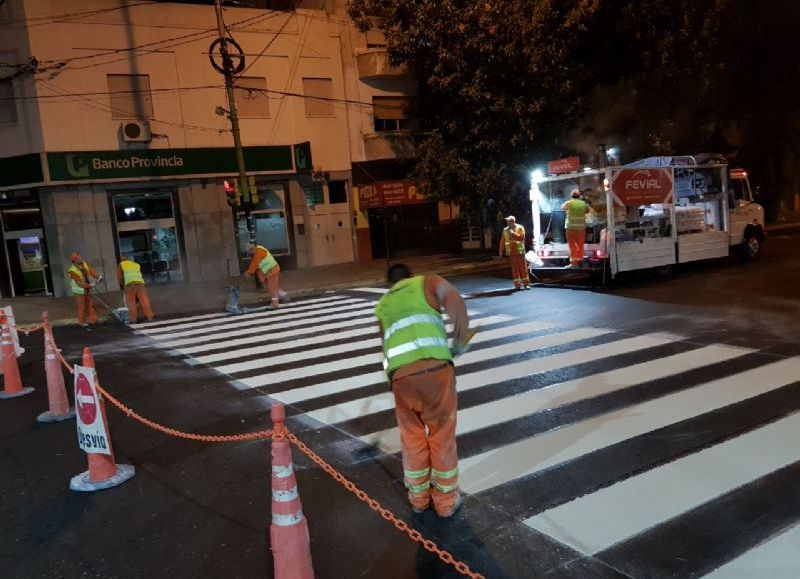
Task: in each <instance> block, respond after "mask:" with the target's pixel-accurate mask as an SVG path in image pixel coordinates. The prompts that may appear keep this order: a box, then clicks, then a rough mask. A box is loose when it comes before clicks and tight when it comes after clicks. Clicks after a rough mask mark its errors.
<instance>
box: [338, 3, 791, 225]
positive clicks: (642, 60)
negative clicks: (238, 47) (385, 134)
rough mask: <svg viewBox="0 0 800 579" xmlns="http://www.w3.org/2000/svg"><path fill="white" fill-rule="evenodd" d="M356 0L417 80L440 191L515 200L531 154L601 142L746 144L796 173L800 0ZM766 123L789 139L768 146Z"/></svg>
mask: <svg viewBox="0 0 800 579" xmlns="http://www.w3.org/2000/svg"><path fill="white" fill-rule="evenodd" d="M349 11H350V14H351V16H352V17H353V18H354V19H355V20H356V22H358V23H359V24H360V25H361V26H362V27H365V28H366V27H370V26H373V27H377V28H380V29H381V30H382V31H383V32H384V33H385V35H386V38H387V43H388V49H389V56H390V59H391V60H392V62H393V63H394V64H400V63H404V64H406V65H407V66H408V67H409V69H410V71H411V72H412V73H413V74H414V75H415V77H416V79H417V83H418V95H417V97H416V98H415V100H414V104H413V107H412V111H411V112H412V113H413V114H414V115H415V116H416V117H417V118H418V119H419V120H420V123H421V128H422V131H421V132H420V134H419V135H418V136H417V137H416V151H417V163H416V174H415V177H416V178H417V180H418V181H419V182H420V184H421V185H422V186H423V187H425V188H427V190H428V191H429V193H431V194H433V195H435V196H436V197H439V198H442V199H454V200H457V201H459V202H460V203H462V204H465V205H468V206H480V205H482V204H485V202H486V201H487V200H491V201H493V202H494V207H495V208H496V209H497V210H504V209H506V208H508V207H513V200H514V199H515V198H521V199H525V198H526V196H524V195H518V194H519V193H521V192H522V191H523V190H525V189H527V175H528V171H529V170H530V168H531V166H532V164H533V163H535V162H541V161H543V160H546V159H548V158H554V157H555V156H557V155H560V154H569V153H572V152H576V151H582V152H584V153H585V154H587V155H588V154H589V153H590V152H591V150H593V148H594V147H595V146H596V145H597V144H598V143H600V142H606V143H609V144H611V143H612V142H613V143H614V144H621V145H622V147H623V150H624V155H625V158H626V159H627V160H631V159H633V158H635V157H638V156H642V155H647V154H653V153H676V154H687V153H692V152H699V151H700V150H710V149H713V150H715V151H718V152H720V151H721V152H726V153H731V154H738V155H739V159H741V160H742V161H743V162H747V161H751V162H752V163H754V164H759V163H760V164H762V165H764V167H765V171H766V167H767V166H768V165H769V166H771V167H772V169H771V170H770V173H771V174H772V180H773V181H778V180H781V179H782V180H783V181H784V182H786V180H787V178H788V177H789V175H787V170H788V167H789V163H788V162H787V161H786V160H785V159H787V158H790V159H794V157H795V156H796V155H797V151H798V146H800V139H798V122H800V119H798V113H797V112H796V106H795V104H794V101H795V100H796V98H795V95H794V91H795V90H796V89H797V87H798V85H799V84H800V83H798V80H800V59H798V58H797V56H796V55H797V54H798V52H797V47H796V46H794V45H795V44H796V41H794V38H795V36H796V35H795V34H793V32H794V31H796V30H797V28H798V25H800V2H796V0H772V1H771V2H769V3H766V4H765V3H763V2H759V1H757V0H630V1H623V0H493V1H484V2H473V1H468V0H461V1H457V0H351V1H350V4H349ZM768 135H772V139H773V140H774V141H775V142H776V144H780V146H781V147H782V149H781V151H780V153H779V152H777V151H772V155H773V158H772V159H771V160H770V159H769V158H767V157H766V155H765V153H764V151H765V150H768V149H769V148H768V147H767V149H765V145H767V144H768V143H765V139H766V138H767V136H768ZM611 139H613V140H614V141H612V140H611ZM759 156H760V157H759ZM779 156H782V158H784V160H783V161H778V160H777V159H776V158H774V157H779ZM781 167H782V169H781ZM795 182H796V181H795Z"/></svg>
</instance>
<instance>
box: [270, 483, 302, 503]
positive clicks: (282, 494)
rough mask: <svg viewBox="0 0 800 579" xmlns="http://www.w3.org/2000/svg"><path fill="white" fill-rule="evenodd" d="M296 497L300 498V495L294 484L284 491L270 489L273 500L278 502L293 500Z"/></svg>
mask: <svg viewBox="0 0 800 579" xmlns="http://www.w3.org/2000/svg"><path fill="white" fill-rule="evenodd" d="M297 498H300V495H299V494H298V492H297V487H296V486H293V487H292V488H290V489H289V490H285V491H282V490H275V489H272V500H273V501H277V502H279V503H288V502H289V501H293V500H294V499H297Z"/></svg>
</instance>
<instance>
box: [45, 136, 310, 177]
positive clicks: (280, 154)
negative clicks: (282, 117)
mask: <svg viewBox="0 0 800 579" xmlns="http://www.w3.org/2000/svg"><path fill="white" fill-rule="evenodd" d="M292 161H293V152H292V147H291V146H289V145H281V146H270V147H244V162H245V166H246V167H247V172H248V173H259V172H281V171H285V172H292V171H294V165H293V162H292ZM46 162H47V168H48V171H49V173H50V179H49V181H50V182H53V183H59V182H74V181H103V180H119V179H131V178H139V177H171V176H188V175H217V174H219V175H230V174H231V173H236V172H237V166H236V154H235V151H234V149H232V148H211V147H208V148H193V149H137V150H129V151H73V152H65V153H47V154H46Z"/></svg>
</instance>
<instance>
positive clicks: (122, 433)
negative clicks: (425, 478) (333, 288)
mask: <svg viewBox="0 0 800 579" xmlns="http://www.w3.org/2000/svg"><path fill="white" fill-rule="evenodd" d="M799 242H800V236H798V235H797V234H796V232H792V231H787V232H784V233H782V234H776V235H773V236H771V238H770V239H769V241H768V243H767V245H766V246H765V247H764V250H763V254H762V255H761V256H760V258H759V259H758V260H757V261H756V262H754V263H747V264H743V263H738V262H735V261H732V260H730V261H729V260H720V261H716V262H712V263H704V264H694V265H691V266H688V267H684V268H682V269H680V270H678V271H676V272H674V273H673V275H672V276H670V277H659V276H657V275H655V274H645V275H638V276H632V277H631V278H628V279H623V280H619V281H618V283H616V284H615V285H614V287H612V288H611V289H609V290H607V291H602V292H599V291H594V290H592V289H591V286H590V284H588V283H587V282H586V280H583V279H582V278H581V277H580V276H578V275H576V274H572V273H566V272H565V273H564V274H563V275H562V276H561V277H558V276H555V275H551V277H550V278H548V280H547V281H549V282H552V283H553V284H562V283H563V284H565V286H566V287H537V288H534V289H532V290H530V291H527V292H526V291H522V292H513V291H511V290H510V285H511V283H510V281H509V280H508V279H507V277H510V276H507V275H506V272H505V271H504V270H498V272H493V273H490V274H482V275H480V276H465V277H461V278H455V279H453V280H452V281H453V282H454V283H455V284H456V285H457V286H458V287H459V289H460V290H461V291H462V293H463V294H464V295H465V296H466V297H467V298H468V302H467V304H468V307H469V311H470V315H471V318H472V324H473V325H474V326H477V327H478V328H479V331H478V334H477V335H476V337H475V339H474V341H473V345H472V349H471V351H470V352H468V353H467V354H466V355H464V356H462V357H461V358H459V359H458V360H457V363H456V366H457V376H458V378H457V380H458V390H459V415H458V446H459V456H460V459H461V460H460V470H461V485H462V488H463V489H464V491H465V492H466V493H467V500H466V501H465V504H464V508H463V509H462V511H460V512H459V514H458V515H457V516H456V517H454V518H453V519H451V520H441V519H438V518H437V517H436V516H435V515H434V514H433V513H432V512H427V513H424V514H423V515H412V514H411V513H410V510H409V508H408V506H407V503H406V501H405V491H404V489H403V487H402V468H401V465H400V461H399V448H400V447H399V440H398V433H397V430H396V424H395V421H394V415H393V405H392V397H391V394H390V393H389V391H388V389H387V386H386V383H385V381H384V378H383V376H382V372H381V355H380V344H379V339H378V336H377V335H376V328H375V320H374V318H373V317H372V308H373V307H374V303H375V301H376V300H377V299H378V298H379V297H380V295H381V293H382V291H383V290H382V289H381V288H359V289H356V290H352V291H344V292H332V293H329V294H325V295H322V296H318V297H315V298H312V299H308V300H303V301H297V302H293V303H291V304H288V305H287V306H286V307H283V308H282V309H281V310H279V311H277V312H264V313H256V314H248V315H240V316H235V317H232V316H227V315H222V314H200V315H198V316H193V317H188V318H183V319H175V320H159V321H157V322H154V323H152V324H140V325H138V326H136V327H135V328H125V327H121V326H112V325H108V326H104V327H99V328H97V329H95V330H94V331H93V332H90V333H86V332H83V331H82V330H79V329H77V328H65V329H58V330H57V332H56V338H57V340H58V342H59V345H60V346H61V347H62V348H63V350H64V354H65V355H66V356H67V357H68V358H69V359H70V360H71V361H73V362H74V361H78V360H79V357H80V353H81V350H82V348H83V346H85V345H88V346H91V347H92V349H93V352H94V354H95V357H96V362H97V368H98V375H99V379H100V382H101V384H103V385H104V387H105V388H106V389H108V390H109V391H110V392H112V393H113V394H114V395H115V396H117V397H119V398H120V399H121V400H122V401H123V402H124V403H125V404H127V405H128V406H130V407H131V408H133V409H134V410H136V411H137V412H139V413H140V414H142V415H144V416H146V417H148V418H150V419H152V420H155V421H157V422H159V423H163V424H166V425H169V426H170V427H173V428H176V429H180V430H184V431H188V432H198V433H211V434H230V433H241V432H248V431H254V430H260V429H262V428H266V427H268V426H269V407H270V404H271V403H272V401H273V400H277V401H280V402H283V403H284V404H285V405H286V406H287V412H288V414H289V415H290V418H289V420H288V426H289V428H290V429H291V430H292V431H293V432H295V433H296V434H297V436H298V437H299V438H300V439H301V440H303V441H304V442H305V443H306V444H308V445H309V446H310V447H311V448H312V449H314V450H315V451H316V452H318V453H319V454H320V455H321V456H322V457H323V458H324V459H325V460H327V461H329V462H330V463H331V464H332V465H333V466H334V467H335V468H337V469H339V470H340V471H341V472H342V473H343V474H344V475H345V476H347V477H348V478H350V479H351V480H353V481H354V482H355V483H356V484H357V485H358V486H360V487H361V488H363V489H364V490H365V491H366V492H367V493H368V494H369V495H370V496H372V497H374V498H375V499H377V500H379V501H380V502H381V503H382V504H383V505H385V506H386V507H387V508H389V509H391V510H392V511H394V512H395V513H396V514H397V515H398V517H399V518H400V519H403V520H405V521H407V522H409V524H410V525H411V527H412V528H414V529H417V530H419V531H420V532H421V533H422V534H423V535H424V536H426V537H429V538H431V539H433V540H435V541H436V542H437V543H438V544H439V545H440V546H441V547H443V548H446V549H448V550H449V551H450V552H452V553H453V555H454V556H455V558H456V559H458V560H462V561H465V562H466V563H468V564H469V565H470V566H471V567H472V568H473V569H474V570H475V571H477V572H480V573H482V574H483V575H485V576H486V577H513V578H517V577H519V578H529V577H559V578H561V577H563V578H574V579H579V578H580V579H584V578H619V579H622V578H628V579H630V578H633V579H644V578H662V577H676V578H678V577H681V578H682V577H708V578H713V579H722V578H726V579H728V578H748V579H751V578H760V577H769V578H770V579H790V578H791V579H794V578H796V577H798V576H800V562H798V559H797V557H796V552H797V548H798V545H800V524H798V523H799V522H800V492H798V490H797V489H798V488H800V447H799V446H798V444H797V441H798V439H800V412H798V410H799V409H800V328H799V327H798V324H797V320H798V315H799V314H800V290H798V283H800V255H798V251H797V248H798V245H800V243H799ZM21 339H22V342H23V345H25V346H26V347H27V348H28V351H27V352H26V354H25V355H24V356H23V358H22V360H21V362H22V374H23V381H24V383H25V385H26V386H27V385H31V386H37V390H36V392H35V393H34V394H33V395H30V396H27V397H24V398H20V399H16V400H10V401H9V400H3V401H0V472H2V477H0V493H2V494H1V495H0V496H2V499H1V500H0V505H1V506H0V515H2V519H1V520H0V532H2V536H3V538H4V539H3V541H2V542H0V569H2V574H3V576H7V577H25V578H27V577H69V578H71V577H104V578H105V577H126V578H127V577H145V576H150V577H172V578H178V577H198V578H216V577H242V578H251V577H271V576H272V571H271V565H272V561H271V554H270V552H269V524H270V490H269V483H270V478H269V477H270V464H269V445H268V443H267V442H265V441H255V442H246V443H241V442H240V443H220V444H206V443H198V442H187V441H183V440H178V439H176V438H173V437H169V436H167V435H165V434H162V433H160V432H157V431H154V430H153V429H151V428H148V427H146V426H144V425H142V424H140V423H138V422H136V421H135V420H133V419H131V418H129V417H126V416H125V415H124V414H123V413H121V412H119V411H117V410H116V409H113V408H111V409H109V422H110V428H111V434H112V438H113V444H114V447H115V451H116V454H117V461H118V462H120V463H127V464H133V465H134V466H135V467H136V469H137V475H136V477H135V478H134V479H132V480H131V481H129V482H127V483H125V484H124V485H122V486H120V487H118V488H116V489H112V490H106V491H102V492H98V493H94V494H82V493H76V492H73V491H70V490H69V489H68V483H69V479H70V478H71V477H72V476H74V475H75V474H78V473H79V472H81V471H83V470H85V469H86V459H85V456H84V455H83V453H82V452H81V451H80V450H79V449H78V448H77V437H76V433H75V424H74V422H67V423H62V424H57V425H48V426H41V425H35V424H34V422H33V421H34V420H35V417H36V415H37V414H38V413H39V412H41V411H43V410H44V409H46V392H45V389H44V372H43V369H42V364H41V359H42V349H41V345H40V342H41V336H40V335H32V336H30V337H27V338H26V337H24V336H23V337H22V338H21ZM294 456H295V467H296V472H297V476H298V482H299V488H300V495H301V498H302V501H303V508H304V512H305V514H306V516H307V518H308V521H309V528H310V532H311V541H312V554H313V562H314V567H315V571H316V575H317V577H320V578H327V577H336V578H345V577H346V578H349V577H381V578H384V577H385V578H407V577H408V578H411V577H426V578H427V577H457V576H459V575H458V573H456V571H455V570H454V569H453V568H452V567H451V566H448V565H446V564H444V563H441V562H440V561H439V560H438V559H437V558H436V556H435V555H433V554H431V553H429V552H427V551H426V550H424V549H423V548H421V547H420V546H419V545H418V544H416V543H414V542H412V541H411V540H410V539H409V538H408V537H407V536H405V535H404V534H403V533H401V532H400V531H398V530H397V529H395V528H394V527H393V526H392V525H391V524H390V523H388V522H386V521H384V520H383V519H382V518H381V517H380V516H379V515H377V514H376V513H374V512H373V511H372V510H371V509H370V508H369V507H368V506H366V505H365V504H364V503H362V502H360V501H359V500H358V499H357V498H356V497H355V496H354V495H353V494H351V493H349V492H348V491H347V490H346V489H344V488H343V487H342V486H341V485H340V484H339V483H337V482H336V481H334V480H333V479H332V478H331V477H330V476H329V475H328V474H326V473H325V472H323V471H322V470H321V469H320V468H319V467H318V466H317V465H315V464H314V463H312V462H310V461H309V460H308V459H307V458H305V457H304V456H302V455H301V454H300V453H299V452H298V451H297V449H295V450H294Z"/></svg>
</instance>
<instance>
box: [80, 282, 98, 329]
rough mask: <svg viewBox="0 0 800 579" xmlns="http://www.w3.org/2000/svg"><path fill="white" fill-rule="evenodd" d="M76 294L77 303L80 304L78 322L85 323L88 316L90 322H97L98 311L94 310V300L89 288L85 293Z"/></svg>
mask: <svg viewBox="0 0 800 579" xmlns="http://www.w3.org/2000/svg"><path fill="white" fill-rule="evenodd" d="M74 295H75V303H76V304H78V323H79V324H82V323H84V322H85V321H86V320H87V318H88V320H89V322H90V323H92V324H94V323H96V322H97V312H96V311H95V310H94V300H93V299H92V294H91V293H89V290H86V293H85V294H83V295H78V294H74Z"/></svg>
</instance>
